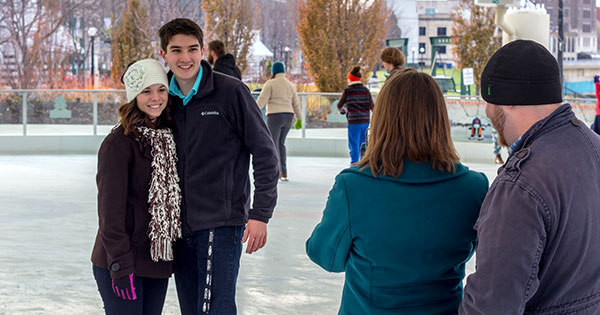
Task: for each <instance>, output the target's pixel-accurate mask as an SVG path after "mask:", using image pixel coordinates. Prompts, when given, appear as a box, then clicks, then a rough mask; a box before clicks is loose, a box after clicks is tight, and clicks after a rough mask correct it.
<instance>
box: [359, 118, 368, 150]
mask: <svg viewBox="0 0 600 315" xmlns="http://www.w3.org/2000/svg"><path fill="white" fill-rule="evenodd" d="M367 129H369V124H360V140H359V141H358V147H359V149H360V146H361V145H362V144H363V143H365V142H367Z"/></svg>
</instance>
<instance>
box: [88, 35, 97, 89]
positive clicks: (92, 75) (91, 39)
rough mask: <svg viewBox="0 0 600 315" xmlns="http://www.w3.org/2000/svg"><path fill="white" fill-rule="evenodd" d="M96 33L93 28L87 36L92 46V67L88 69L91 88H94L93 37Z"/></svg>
mask: <svg viewBox="0 0 600 315" xmlns="http://www.w3.org/2000/svg"><path fill="white" fill-rule="evenodd" d="M97 32H98V30H97V29H96V28H95V27H93V26H92V27H90V28H89V29H88V35H89V36H90V42H91V44H92V67H91V68H90V69H91V77H92V88H93V87H94V37H96V33H97Z"/></svg>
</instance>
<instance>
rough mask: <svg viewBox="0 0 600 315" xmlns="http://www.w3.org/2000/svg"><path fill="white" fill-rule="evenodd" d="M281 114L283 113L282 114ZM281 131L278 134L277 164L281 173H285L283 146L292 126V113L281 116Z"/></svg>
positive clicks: (285, 162) (285, 154)
mask: <svg viewBox="0 0 600 315" xmlns="http://www.w3.org/2000/svg"><path fill="white" fill-rule="evenodd" d="M282 116H283V115H282ZM281 118H282V119H281V129H280V130H281V133H280V135H279V144H278V149H279V165H280V169H281V173H282V174H284V175H287V151H286V148H285V139H286V138H287V135H288V133H289V132H290V128H291V127H292V122H293V121H294V114H291V113H290V114H287V115H285V116H283V117H281Z"/></svg>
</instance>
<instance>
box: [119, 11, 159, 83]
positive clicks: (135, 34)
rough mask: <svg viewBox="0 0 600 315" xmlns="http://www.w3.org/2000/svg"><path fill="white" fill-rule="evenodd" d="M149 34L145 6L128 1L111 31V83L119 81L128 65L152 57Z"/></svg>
mask: <svg viewBox="0 0 600 315" xmlns="http://www.w3.org/2000/svg"><path fill="white" fill-rule="evenodd" d="M113 19H114V17H113ZM113 25H114V24H113ZM151 34H152V27H150V23H149V19H148V8H147V6H145V5H143V4H142V3H141V1H140V0H128V1H127V7H126V8H125V13H123V16H122V18H121V20H120V22H119V23H118V25H116V27H114V28H113V29H112V31H111V44H110V47H111V50H112V56H113V63H112V68H111V77H112V79H113V82H120V81H121V76H122V75H123V73H124V72H125V70H126V69H127V66H128V65H129V64H130V63H132V62H135V61H137V60H140V59H145V58H152V57H154V55H155V52H154V48H153V47H152V43H151V38H152V36H151Z"/></svg>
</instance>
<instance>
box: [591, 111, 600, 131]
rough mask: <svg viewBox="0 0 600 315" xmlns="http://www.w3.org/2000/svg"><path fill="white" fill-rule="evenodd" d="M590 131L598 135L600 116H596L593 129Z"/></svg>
mask: <svg viewBox="0 0 600 315" xmlns="http://www.w3.org/2000/svg"><path fill="white" fill-rule="evenodd" d="M592 130H594V132H595V133H597V134H599V135H600V115H596V117H595V118H594V128H593V129H592Z"/></svg>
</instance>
